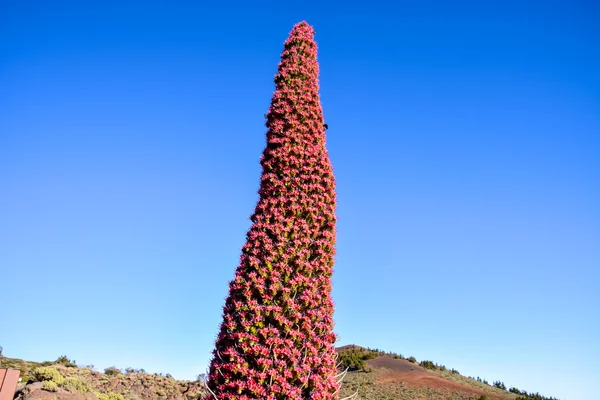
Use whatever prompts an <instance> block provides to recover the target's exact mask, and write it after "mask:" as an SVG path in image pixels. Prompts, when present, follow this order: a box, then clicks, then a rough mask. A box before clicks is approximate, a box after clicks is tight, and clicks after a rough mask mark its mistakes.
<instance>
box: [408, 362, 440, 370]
mask: <svg viewBox="0 0 600 400" xmlns="http://www.w3.org/2000/svg"><path fill="white" fill-rule="evenodd" d="M413 362H414V361H413ZM419 364H420V365H421V367H423V368H426V369H432V370H436V369H437V367H436V366H435V364H434V363H433V361H429V360H423V361H421V362H420V363H419Z"/></svg>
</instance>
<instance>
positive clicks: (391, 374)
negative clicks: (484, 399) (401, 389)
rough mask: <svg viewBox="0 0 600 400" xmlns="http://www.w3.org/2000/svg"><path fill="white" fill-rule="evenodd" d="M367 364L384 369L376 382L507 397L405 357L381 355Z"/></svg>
mask: <svg viewBox="0 0 600 400" xmlns="http://www.w3.org/2000/svg"><path fill="white" fill-rule="evenodd" d="M367 365H368V366H369V367H371V368H377V369H382V370H381V373H379V374H378V380H377V381H376V383H400V384H402V383H403V385H405V386H406V387H411V386H412V387H427V388H434V389H437V390H440V391H444V392H448V393H451V392H463V393H468V394H470V395H475V396H479V395H482V394H484V395H486V396H488V398H489V399H498V400H502V399H505V397H501V396H494V395H493V394H490V393H487V392H484V391H483V390H480V389H477V388H474V387H469V386H465V385H462V384H460V383H458V382H452V381H449V380H447V379H444V378H442V377H439V376H436V375H433V374H431V373H429V372H427V370H426V369H425V368H422V367H420V366H418V365H417V364H413V363H411V362H410V361H407V360H403V359H396V358H394V357H393V356H388V355H385V356H379V357H377V358H374V359H372V360H368V361H367Z"/></svg>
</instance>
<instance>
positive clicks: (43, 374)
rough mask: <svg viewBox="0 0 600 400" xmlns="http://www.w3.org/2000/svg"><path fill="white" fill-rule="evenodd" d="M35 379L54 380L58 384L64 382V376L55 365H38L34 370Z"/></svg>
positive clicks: (42, 380)
mask: <svg viewBox="0 0 600 400" xmlns="http://www.w3.org/2000/svg"><path fill="white" fill-rule="evenodd" d="M32 375H33V379H35V380H36V381H41V382H45V381H52V382H54V383H56V384H57V385H60V384H61V383H63V381H64V379H65V378H63V376H62V375H61V374H60V372H58V370H57V369H56V368H54V367H37V368H36V369H34V370H33V371H32Z"/></svg>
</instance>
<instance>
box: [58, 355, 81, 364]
mask: <svg viewBox="0 0 600 400" xmlns="http://www.w3.org/2000/svg"><path fill="white" fill-rule="evenodd" d="M55 363H56V364H62V365H64V366H65V367H77V364H75V360H69V358H68V357H67V356H65V355H62V356H60V357H58V358H57V359H56V361H55Z"/></svg>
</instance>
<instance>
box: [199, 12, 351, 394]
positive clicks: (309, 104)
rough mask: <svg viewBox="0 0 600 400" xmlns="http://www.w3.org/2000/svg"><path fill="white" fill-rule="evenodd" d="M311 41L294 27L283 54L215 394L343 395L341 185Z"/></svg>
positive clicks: (212, 378)
mask: <svg viewBox="0 0 600 400" xmlns="http://www.w3.org/2000/svg"><path fill="white" fill-rule="evenodd" d="M313 37H314V31H313V28H312V27H311V26H310V25H308V24H307V23H306V22H301V23H299V24H297V25H295V26H294V28H293V29H292V31H291V33H290V35H289V37H288V39H287V40H286V41H285V44H284V49H283V52H282V54H281V62H280V63H279V68H278V72H277V74H276V76H275V84H276V90H275V93H274V94H273V98H272V100H271V107H270V109H269V112H268V114H267V115H266V117H267V122H266V126H267V128H268V131H267V145H266V148H265V150H264V152H263V155H262V158H261V162H260V163H261V165H262V176H261V182H260V190H259V195H260V199H259V201H258V204H257V205H256V208H255V211H254V214H253V215H252V217H251V221H252V226H251V228H250V230H249V231H248V233H247V236H246V238H247V242H246V244H245V245H244V247H243V248H242V255H241V257H240V264H239V266H238V267H237V269H236V273H235V278H234V279H233V280H232V281H231V282H230V284H229V296H228V298H227V300H226V303H225V306H224V307H223V323H222V325H221V329H220V332H219V335H218V337H217V340H216V346H215V350H214V351H213V359H212V361H211V364H210V370H209V376H208V387H209V389H210V390H211V392H212V394H211V395H210V397H209V398H214V397H216V398H218V399H236V400H245V399H269V400H275V399H335V398H337V390H338V387H339V384H338V382H337V380H336V361H335V348H334V343H335V341H336V336H335V334H334V333H333V325H334V324H333V310H334V306H333V301H332V299H331V275H332V272H333V262H334V253H335V249H334V245H335V222H336V217H335V181H334V176H333V170H332V167H331V163H330V160H329V155H328V153H327V150H326V148H325V127H324V120H323V111H322V108H321V103H320V100H319V84H318V74H319V65H318V63H317V45H316V43H315V42H314V39H313Z"/></svg>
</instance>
